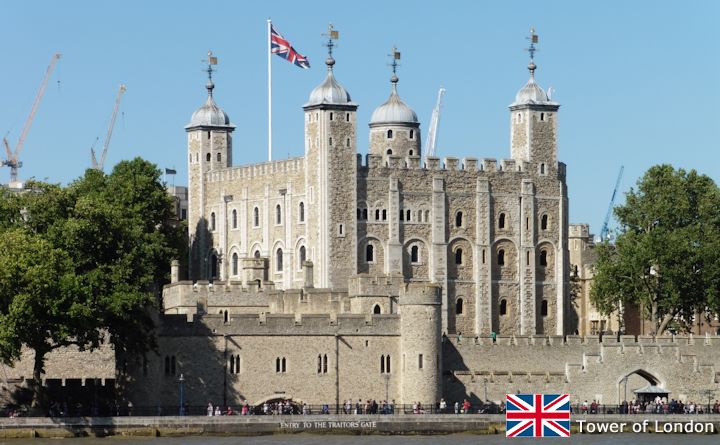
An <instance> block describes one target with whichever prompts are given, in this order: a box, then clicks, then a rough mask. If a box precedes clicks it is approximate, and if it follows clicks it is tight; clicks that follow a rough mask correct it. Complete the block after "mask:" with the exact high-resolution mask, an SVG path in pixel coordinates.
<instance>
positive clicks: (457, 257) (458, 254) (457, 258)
mask: <svg viewBox="0 0 720 445" xmlns="http://www.w3.org/2000/svg"><path fill="white" fill-rule="evenodd" d="M462 262H463V251H462V249H457V250H456V251H455V264H458V265H460V264H462Z"/></svg>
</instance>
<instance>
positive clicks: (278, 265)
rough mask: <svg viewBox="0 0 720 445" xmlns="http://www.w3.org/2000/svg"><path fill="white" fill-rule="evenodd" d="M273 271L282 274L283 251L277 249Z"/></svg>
mask: <svg viewBox="0 0 720 445" xmlns="http://www.w3.org/2000/svg"><path fill="white" fill-rule="evenodd" d="M275 270H277V271H278V272H282V270H283V251H282V249H278V250H277V252H275Z"/></svg>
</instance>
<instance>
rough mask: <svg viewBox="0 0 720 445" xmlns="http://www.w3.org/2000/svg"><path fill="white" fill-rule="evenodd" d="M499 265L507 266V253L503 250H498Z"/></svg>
mask: <svg viewBox="0 0 720 445" xmlns="http://www.w3.org/2000/svg"><path fill="white" fill-rule="evenodd" d="M497 263H498V266H504V265H505V251H504V250H503V249H500V250H498V253H497Z"/></svg>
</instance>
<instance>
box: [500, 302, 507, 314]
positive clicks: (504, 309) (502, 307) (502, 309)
mask: <svg viewBox="0 0 720 445" xmlns="http://www.w3.org/2000/svg"><path fill="white" fill-rule="evenodd" d="M506 314H507V300H505V299H504V298H503V299H502V300H500V315H506Z"/></svg>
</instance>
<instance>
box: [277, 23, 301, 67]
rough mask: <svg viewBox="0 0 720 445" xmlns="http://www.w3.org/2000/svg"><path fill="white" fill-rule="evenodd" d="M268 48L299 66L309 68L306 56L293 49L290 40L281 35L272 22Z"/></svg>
mask: <svg viewBox="0 0 720 445" xmlns="http://www.w3.org/2000/svg"><path fill="white" fill-rule="evenodd" d="M270 48H271V49H270V50H271V52H272V53H273V54H277V55H278V56H280V57H282V58H283V59H285V60H287V61H288V62H290V63H294V64H295V65H297V66H299V67H300V68H305V69H308V68H310V62H308V59H307V57H305V56H303V55H302V54H300V53H299V52H297V51H295V48H293V47H292V45H290V42H288V41H287V40H286V39H285V37H283V36H281V35H280V33H279V32H277V30H276V29H275V26H273V25H272V24H271V25H270Z"/></svg>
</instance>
